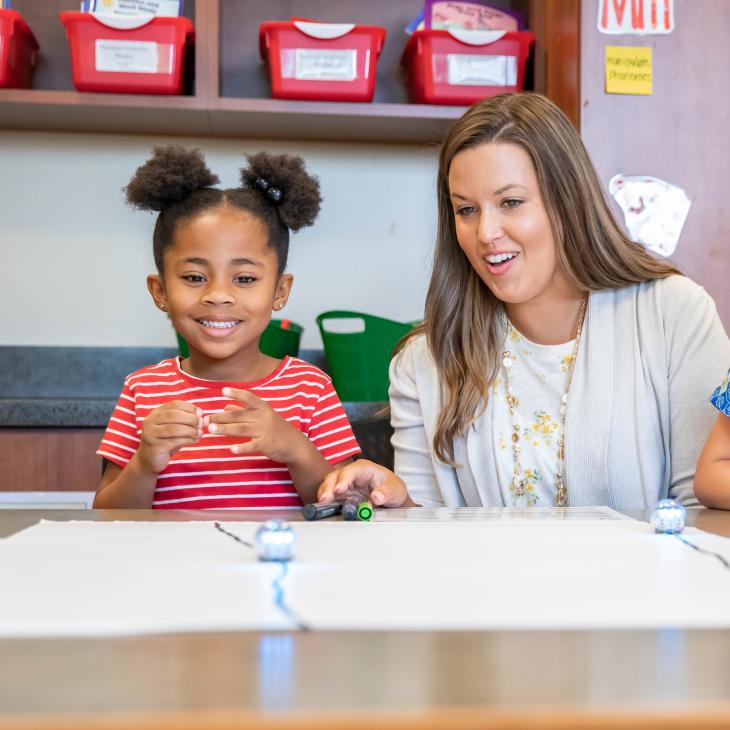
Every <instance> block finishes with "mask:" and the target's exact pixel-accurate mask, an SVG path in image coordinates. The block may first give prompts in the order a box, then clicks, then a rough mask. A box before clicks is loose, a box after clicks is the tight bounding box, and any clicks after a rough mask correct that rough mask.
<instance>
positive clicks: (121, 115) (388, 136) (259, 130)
mask: <svg viewBox="0 0 730 730" xmlns="http://www.w3.org/2000/svg"><path fill="white" fill-rule="evenodd" d="M492 3H493V4H495V5H501V6H503V7H512V8H515V9H518V10H520V11H522V12H524V13H525V15H526V16H527V18H528V22H529V24H530V27H531V29H532V30H533V31H534V32H535V34H536V36H537V42H536V45H535V48H534V51H533V58H534V64H533V66H534V68H533V78H534V84H533V85H534V88H536V89H537V90H539V91H543V92H545V93H547V94H548V95H549V96H551V97H552V98H553V99H554V100H555V101H556V102H557V103H558V104H560V106H561V107H562V108H563V109H564V110H565V111H566V113H568V115H569V116H571V118H573V120H574V121H575V122H576V123H577V121H578V119H577V117H578V111H577V109H578V71H577V69H578V58H577V48H578V33H579V23H580V17H579V16H580V7H579V6H580V0H512V1H511V2H510V0H492ZM421 5H422V2H421V0H368V2H367V3H365V2H361V1H359V0H296V1H295V0H187V2H186V13H187V14H188V16H189V17H190V18H191V19H192V20H193V21H194V23H195V54H194V59H193V60H192V63H191V66H192V67H194V74H192V73H191V74H190V77H191V79H192V78H193V76H194V80H191V83H190V84H189V88H188V90H187V91H188V93H187V94H186V95H183V96H140V95H132V94H95V93H81V92H77V91H74V90H73V85H72V83H71V68H70V60H69V51H68V43H67V41H66V36H65V32H64V28H63V26H62V25H61V23H60V21H59V20H58V13H59V12H61V11H63V10H74V9H78V1H77V0H15V2H14V6H15V7H16V9H18V10H19V11H20V12H21V13H22V14H23V16H24V18H25V19H26V21H27V22H28V24H29V25H30V27H31V28H32V30H33V32H34V34H35V35H36V37H37V39H38V41H39V43H40V46H41V57H40V60H39V65H38V67H37V69H36V72H35V75H34V81H33V84H34V87H33V88H32V89H0V129H23V130H46V131H73V132H109V133H137V134H165V135H202V136H213V137H239V138H244V137H245V138H269V139H300V140H326V141H343V142H345V141H349V142H392V143H399V144H404V143H416V144H423V143H428V142H438V141H440V139H441V138H442V136H443V134H444V132H445V131H446V129H447V128H448V126H449V125H450V124H451V123H452V122H453V120H455V119H457V118H458V117H460V116H461V115H462V114H463V112H464V107H458V106H430V105H425V104H409V103H407V90H406V86H405V82H404V79H403V77H402V74H401V70H400V55H401V52H402V49H403V47H404V45H405V41H406V35H405V33H404V32H403V29H404V28H405V26H406V25H407V23H408V22H409V21H410V20H411V19H412V18H413V16H414V15H415V14H416V12H417V11H418V9H419V7H420V6H421ZM290 16H297V17H307V18H315V19H322V20H327V21H331V22H348V21H351V20H353V19H354V20H356V21H357V22H361V23H365V24H372V25H382V26H385V27H386V28H387V30H388V39H387V41H386V44H385V48H384V50H383V54H382V56H381V58H380V61H379V62H378V77H377V83H376V91H375V99H374V101H373V102H372V103H343V102H314V101H282V100H277V99H271V98H270V92H269V80H268V75H267V73H268V72H267V69H266V67H265V66H264V64H263V63H262V62H261V59H260V57H259V48H258V29H259V25H260V24H261V22H262V21H264V20H270V19H277V18H279V19H286V18H289V17H290ZM547 59H550V63H549V64H548V63H547ZM191 70H192V69H191Z"/></svg>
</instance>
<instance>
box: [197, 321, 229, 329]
mask: <svg viewBox="0 0 730 730" xmlns="http://www.w3.org/2000/svg"><path fill="white" fill-rule="evenodd" d="M199 321H200V324H203V325H205V326H206V327H213V328H214V329H219V330H224V329H230V328H231V327H235V326H236V325H237V324H238V322H208V321H206V320H204V319H201V320H199Z"/></svg>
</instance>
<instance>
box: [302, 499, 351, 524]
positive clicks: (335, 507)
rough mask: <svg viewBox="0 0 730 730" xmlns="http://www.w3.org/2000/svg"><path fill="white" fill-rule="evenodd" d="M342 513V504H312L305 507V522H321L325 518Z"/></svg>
mask: <svg viewBox="0 0 730 730" xmlns="http://www.w3.org/2000/svg"><path fill="white" fill-rule="evenodd" d="M340 512H342V503H341V502H312V503H311V504H305V505H304V510H303V514H304V519H305V520H321V519H322V518H323V517H332V515H338V514H340Z"/></svg>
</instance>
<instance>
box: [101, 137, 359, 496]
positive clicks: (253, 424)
mask: <svg viewBox="0 0 730 730" xmlns="http://www.w3.org/2000/svg"><path fill="white" fill-rule="evenodd" d="M241 180H242V186H241V187H240V188H234V189H229V190H221V189H218V188H214V187H212V186H213V185H214V184H216V183H217V182H218V178H217V177H216V176H215V175H213V174H212V173H211V172H210V171H209V170H208V168H207V167H206V165H205V162H204V160H203V158H202V156H201V154H200V152H199V151H197V150H188V149H185V148H183V147H179V146H170V147H160V148H156V149H155V152H154V156H153V157H152V158H151V159H150V160H148V161H147V162H146V163H145V164H144V165H142V167H140V168H139V169H138V170H137V172H136V174H135V175H134V177H133V178H132V181H131V182H130V183H129V186H128V187H127V191H126V192H127V200H128V202H129V203H131V204H132V205H134V206H136V207H138V208H141V209H143V210H154V211H159V216H158V218H157V222H156V224H155V230H154V234H153V251H154V257H155V263H156V265H157V273H156V274H151V275H150V276H149V277H148V278H147V287H148V289H149V291H150V294H151V295H152V299H153V300H154V303H155V305H156V306H157V307H158V308H159V309H160V310H162V311H163V312H166V313H167V315H168V317H169V318H170V320H171V321H172V324H173V325H174V327H175V329H176V330H177V331H178V332H179V333H180V334H181V335H182V336H183V337H184V338H185V340H186V342H187V343H188V346H189V349H190V356H189V357H188V358H186V359H181V358H179V357H177V358H172V359H169V360H163V361H162V362H160V363H157V364H156V365H150V366H148V367H145V368H142V369H141V370H138V371H137V372H135V373H132V374H131V375H129V376H128V377H127V378H126V380H125V383H124V388H123V390H122V394H121V396H120V398H119V402H118V403H117V406H116V408H115V410H114V412H113V414H112V417H111V419H110V421H109V425H108V427H107V430H106V433H105V434H104V437H103V439H102V442H101V445H100V447H99V449H98V451H97V453H98V454H99V455H100V456H102V457H103V458H104V459H105V462H106V468H105V470H104V475H103V477H102V480H101V484H100V486H99V489H98V491H97V494H96V498H95V500H94V507H96V508H109V507H122V508H147V507H154V508H173V509H183V508H185V509H267V508H278V509H281V508H296V507H300V506H301V505H302V503H303V502H304V503H306V502H311V501H314V499H315V497H316V489H317V486H318V485H319V484H320V482H321V481H322V479H323V478H324V476H325V475H326V474H327V473H328V472H329V471H331V469H332V468H333V465H335V464H340V465H341V464H342V463H343V462H346V461H349V459H350V458H351V457H352V456H353V455H355V454H357V453H359V451H360V449H359V447H358V445H357V442H356V441H355V438H354V435H353V433H352V429H351V428H350V424H349V422H348V420H347V416H346V414H345V411H344V409H343V407H342V404H341V403H340V401H339V399H338V397H337V394H336V393H335V391H334V388H333V387H332V382H331V380H330V378H329V377H328V376H327V375H325V374H324V373H323V372H322V371H320V370H319V369H318V368H316V367H314V366H313V365H310V364H309V363H306V362H304V361H302V360H299V359H297V358H293V357H286V358H284V360H276V359H274V358H272V357H269V356H268V355H265V354H263V353H262V352H261V351H260V350H259V340H260V338H261V334H262V333H263V331H264V329H265V328H266V326H267V325H268V323H269V321H270V319H271V313H272V310H274V311H278V310H280V309H281V308H282V307H283V306H284V305H285V304H286V302H287V299H288V297H289V293H290V291H291V287H292V282H293V277H292V275H291V274H288V273H284V271H285V268H286V261H287V254H288V249H289V232H290V231H297V230H299V229H300V228H302V227H304V226H309V225H311V224H312V223H313V222H314V220H315V218H316V217H317V214H318V212H319V206H320V202H321V198H320V193H319V183H318V181H317V179H316V178H314V177H312V176H311V175H309V174H308V173H307V172H306V170H305V167H304V162H303V161H302V160H301V158H299V157H293V156H288V155H279V156H273V155H269V154H266V153H263V152H262V153H259V154H257V155H255V156H253V157H250V158H249V166H248V167H247V168H245V169H244V170H242V171H241Z"/></svg>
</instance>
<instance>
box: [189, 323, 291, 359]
mask: <svg viewBox="0 0 730 730" xmlns="http://www.w3.org/2000/svg"><path fill="white" fill-rule="evenodd" d="M282 322H287V324H288V327H287V328H283V327H282V326H281V323H282ZM302 332H304V328H303V327H301V325H298V324H295V323H294V322H291V321H289V320H284V319H272V320H271V322H269V324H268V325H267V327H266V329H265V330H264V331H263V333H262V335H261V340H260V342H259V349H260V350H261V352H263V353H264V355H269V356H270V357H275V358H278V359H282V358H284V357H286V356H287V355H291V356H292V357H296V356H297V355H298V354H299V340H300V339H301V337H302ZM175 334H176V335H177V344H178V347H179V349H180V354H181V355H182V356H183V357H189V356H190V350H189V349H188V343H187V342H185V340H184V339H183V337H181V336H180V334H179V333H177V332H176V333H175Z"/></svg>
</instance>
